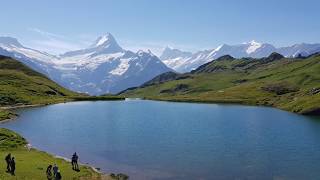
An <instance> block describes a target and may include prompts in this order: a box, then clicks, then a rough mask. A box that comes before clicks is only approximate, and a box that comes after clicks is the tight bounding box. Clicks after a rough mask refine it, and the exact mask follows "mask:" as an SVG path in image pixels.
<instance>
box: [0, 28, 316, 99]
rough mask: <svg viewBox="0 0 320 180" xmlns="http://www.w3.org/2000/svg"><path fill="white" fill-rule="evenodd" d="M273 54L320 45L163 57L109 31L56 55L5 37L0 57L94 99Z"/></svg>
mask: <svg viewBox="0 0 320 180" xmlns="http://www.w3.org/2000/svg"><path fill="white" fill-rule="evenodd" d="M272 52H278V53H280V54H282V55H284V56H285V57H296V56H299V55H302V56H308V55H310V54H313V53H315V52H320V44H305V43H302V44H296V45H293V46H289V47H281V48H276V47H274V46H273V45H271V44H267V43H258V42H255V41H251V42H248V43H243V44H238V45H226V44H224V45H221V46H219V47H218V48H215V49H212V50H203V51H198V52H196V53H191V52H186V51H182V50H179V49H173V48H169V47H167V48H165V49H164V51H163V53H162V54H161V55H160V56H159V58H158V57H157V56H156V55H154V54H153V53H152V52H151V51H150V50H148V51H142V50H139V51H138V52H132V51H129V50H125V49H123V48H122V47H121V46H119V44H118V43H117V41H116V40H115V38H114V37H113V36H112V35H111V34H110V33H107V34H105V35H103V36H100V37H98V38H97V39H96V40H95V41H94V42H93V43H92V44H91V45H90V46H89V47H87V48H85V49H80V50H76V51H69V52H66V53H64V54H60V55H51V54H49V53H46V52H42V51H39V50H36V49H32V48H28V47H25V46H23V45H22V44H21V43H19V42H18V40H17V39H15V38H12V37H0V55H4V56H9V57H11V58H14V59H16V60H18V61H20V62H22V63H24V64H25V65H27V66H29V67H31V68H32V69H34V70H36V71H38V72H40V73H43V74H45V75H46V76H48V77H49V78H50V79H52V80H54V81H55V82H57V83H58V84H60V85H62V86H63V87H65V88H68V89H70V90H73V91H76V92H83V93H87V94H91V95H101V94H107V93H118V92H120V91H123V90H125V89H127V88H130V87H136V86H140V85H142V84H143V83H145V82H146V81H148V80H150V79H152V78H154V77H155V76H157V75H160V74H162V73H165V72H170V71H175V72H179V73H183V72H189V71H191V70H193V69H196V68H197V67H199V66H201V65H203V64H205V63H208V62H210V61H212V60H214V59H217V58H219V57H221V56H223V55H227V54H228V55H231V56H233V57H235V58H241V57H252V58H262V57H267V56H269V55H270V54H271V53H272Z"/></svg>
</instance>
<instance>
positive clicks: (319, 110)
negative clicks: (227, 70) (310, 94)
mask: <svg viewBox="0 0 320 180" xmlns="http://www.w3.org/2000/svg"><path fill="white" fill-rule="evenodd" d="M139 99H142V100H153V101H164V102H181V103H203V104H230V105H244V106H255V107H270V108H276V109H279V110H283V111H286V112H291V113H295V114H298V115H304V116H316V117H319V116H320V108H316V109H312V110H308V111H306V112H294V111H290V110H288V109H284V108H280V107H277V106H273V105H266V104H259V103H252V102H248V101H235V100H226V99H225V100H195V99H158V98H149V97H143V98H139Z"/></svg>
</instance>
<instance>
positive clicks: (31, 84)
mask: <svg viewBox="0 0 320 180" xmlns="http://www.w3.org/2000/svg"><path fill="white" fill-rule="evenodd" d="M109 99H111V100H117V99H121V98H119V97H114V96H103V97H91V96H86V95H83V94H78V93H75V92H72V91H70V90H67V89H65V88H63V87H61V86H59V85H58V84H57V83H55V82H53V81H51V80H50V79H48V78H47V77H46V76H44V75H42V74H40V73H38V72H36V71H34V70H32V69H30V68H29V67H27V66H25V65H23V64H22V63H20V62H18V61H16V60H14V59H12V58H9V57H6V56H0V120H3V119H7V118H10V117H13V116H14V114H13V113H11V112H9V111H6V110H4V109H3V107H10V106H25V105H40V104H41V105H43V104H51V103H57V102H64V101H71V100H109ZM1 107H2V109H1Z"/></svg>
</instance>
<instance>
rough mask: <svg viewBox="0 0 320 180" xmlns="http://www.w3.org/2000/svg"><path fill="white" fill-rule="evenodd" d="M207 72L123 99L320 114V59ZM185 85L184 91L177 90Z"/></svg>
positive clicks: (219, 64)
mask: <svg viewBox="0 0 320 180" xmlns="http://www.w3.org/2000/svg"><path fill="white" fill-rule="evenodd" d="M202 68H204V69H205V72H204V71H202V72H200V71H199V72H193V73H187V74H186V75H188V76H189V78H187V79H180V80H172V81H168V82H165V83H159V84H155V85H152V86H147V87H143V88H138V89H134V90H129V91H126V92H124V93H122V94H121V95H123V96H126V97H138V98H147V99H155V100H167V101H188V102H210V103H211V102H212V103H240V104H249V105H265V106H273V107H277V108H280V109H284V110H287V111H291V112H296V113H301V114H318V113H319V111H320V93H314V92H313V90H314V89H320V56H319V55H315V56H312V57H309V58H307V59H287V58H283V59H281V60H276V61H270V62H264V61H262V60H257V59H234V60H220V61H213V62H211V63H208V64H207V65H206V67H202ZM181 85H184V87H187V88H185V89H183V90H179V89H177V87H179V86H181Z"/></svg>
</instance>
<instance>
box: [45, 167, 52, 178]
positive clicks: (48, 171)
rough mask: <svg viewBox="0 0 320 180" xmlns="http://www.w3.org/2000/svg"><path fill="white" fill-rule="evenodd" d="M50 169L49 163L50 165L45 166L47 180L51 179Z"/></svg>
mask: <svg viewBox="0 0 320 180" xmlns="http://www.w3.org/2000/svg"><path fill="white" fill-rule="evenodd" d="M51 169H52V165H51V164H50V165H49V166H48V167H47V171H46V175H47V179H48V180H52V172H51Z"/></svg>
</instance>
